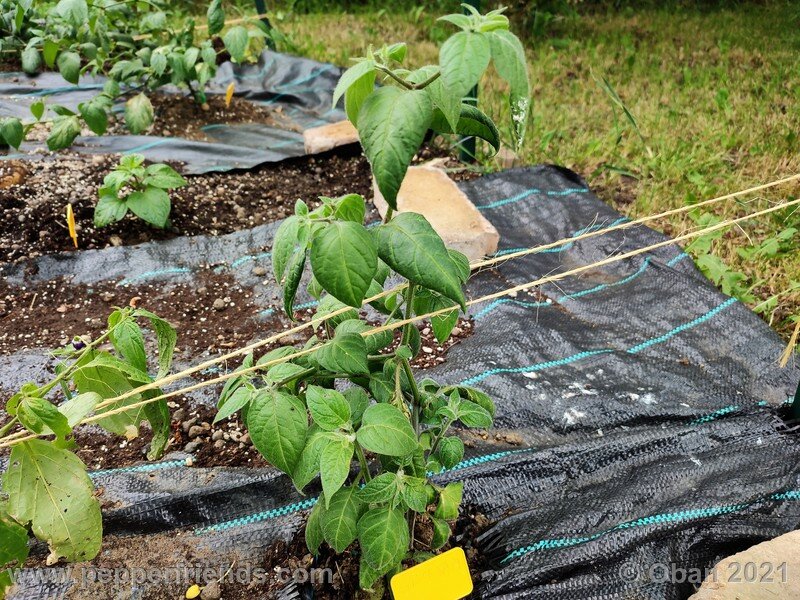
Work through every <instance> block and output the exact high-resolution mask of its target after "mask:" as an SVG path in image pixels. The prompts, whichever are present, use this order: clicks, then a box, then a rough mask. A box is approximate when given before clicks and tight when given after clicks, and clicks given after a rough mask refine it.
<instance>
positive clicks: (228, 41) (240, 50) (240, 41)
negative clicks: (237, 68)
mask: <svg viewBox="0 0 800 600" xmlns="http://www.w3.org/2000/svg"><path fill="white" fill-rule="evenodd" d="M222 41H223V42H224V43H225V49H226V50H227V51H228V52H229V53H230V55H231V58H232V59H233V60H234V61H236V62H238V63H240V62H242V61H244V59H245V56H246V54H247V46H248V44H249V43H250V37H249V36H248V35H247V28H246V27H242V26H241V25H236V26H235V27H231V28H230V29H229V30H228V31H226V32H225V35H223V36H222Z"/></svg>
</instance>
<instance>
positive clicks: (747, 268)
mask: <svg viewBox="0 0 800 600" xmlns="http://www.w3.org/2000/svg"><path fill="white" fill-rule="evenodd" d="M386 10H387V9H384V10H378V9H372V10H367V11H359V13H358V14H343V13H341V12H331V13H312V14H292V13H285V14H283V15H278V16H279V19H278V21H277V26H278V27H279V29H280V30H281V31H282V32H283V33H284V34H286V35H287V37H288V39H289V40H290V44H291V46H292V47H291V48H288V49H289V50H291V51H293V52H295V53H299V54H302V55H305V56H309V57H312V58H315V59H317V60H321V61H329V62H334V63H337V64H340V65H347V64H348V63H349V59H350V57H351V56H359V55H361V54H362V53H363V51H364V50H365V49H366V47H367V45H368V44H374V45H380V44H382V43H384V42H392V41H399V40H406V41H408V42H409V47H410V56H409V60H410V61H411V62H412V63H414V64H416V65H420V64H424V63H426V62H429V61H433V60H435V57H436V51H437V50H436V48H437V45H436V44H437V42H439V41H441V40H442V39H443V38H444V36H445V35H446V33H447V30H446V28H445V27H446V26H444V25H440V24H436V22H435V18H436V17H437V16H438V14H432V13H429V12H426V11H425V10H422V11H420V10H419V9H417V10H401V12H399V13H396V14H391V15H388V14H387V12H386ZM792 11H794V13H793V12H792ZM797 16H798V14H797V9H794V8H791V5H789V4H786V5H784V4H781V3H769V4H768V5H767V6H755V7H754V6H747V5H741V6H737V7H734V8H728V9H719V10H711V11H696V10H692V9H681V10H664V9H661V10H659V9H643V10H630V9H628V10H626V11H619V12H616V13H610V12H609V13H597V14H593V15H590V16H589V15H584V16H580V17H571V18H567V19H563V20H560V21H559V20H556V21H555V22H554V23H553V26H552V27H551V31H550V32H549V35H548V37H539V38H538V39H533V40H531V39H528V40H527V41H526V42H525V47H526V50H527V54H528V57H529V62H530V71H531V74H532V79H533V113H532V115H531V119H530V123H529V127H528V137H527V139H526V141H525V144H524V146H523V148H522V150H521V152H520V153H519V158H520V159H521V161H522V162H523V163H524V164H533V163H539V162H550V163H557V164H561V165H565V166H567V167H569V168H571V169H573V170H575V171H577V172H578V173H580V174H581V175H583V176H584V177H585V178H586V179H587V181H588V182H589V184H590V185H591V186H592V187H593V188H594V189H595V190H596V191H597V193H598V195H599V196H600V197H601V198H603V199H604V200H606V201H609V202H611V203H612V204H613V205H614V206H615V207H616V208H617V209H619V210H620V211H622V212H623V213H624V214H626V215H628V216H631V217H639V216H644V215H647V214H652V213H655V212H661V211H664V210H667V209H670V208H676V207H679V206H683V205H685V204H686V203H692V202H696V201H698V200H703V199H706V198H710V197H712V196H715V195H718V194H723V193H727V192H732V191H736V190H740V189H744V188H747V187H750V186H753V185H757V184H760V183H765V182H768V181H771V180H774V179H778V178H781V177H785V176H787V175H791V174H795V173H800V153H798V149H800V138H798V131H800V110H799V109H800V105H799V104H798V96H799V95H800V87H798V85H797V84H798V72H799V71H798V69H799V66H798V57H800V30H798V28H797V27H796V21H797ZM605 82H607V83H608V85H606V83H605ZM505 94H506V89H505V87H504V85H503V83H502V81H500V80H499V79H498V78H497V77H496V76H494V75H493V74H491V73H490V74H489V75H488V76H487V77H486V79H485V80H484V82H483V89H482V91H481V97H480V102H481V105H482V108H483V109H484V110H485V111H487V112H489V113H490V114H491V115H493V116H494V117H496V118H498V119H499V120H500V121H502V122H505V123H507V122H508V115H507V112H506V109H505ZM614 94H616V95H617V96H618V98H619V100H620V101H621V103H622V104H623V105H624V106H625V107H626V108H627V109H628V111H629V112H630V115H631V116H632V119H628V118H627V117H626V116H625V114H624V112H623V111H622V110H621V108H620V106H619V105H618V104H614V103H613V102H612V95H614ZM506 137H508V132H506ZM482 162H483V164H484V165H485V166H486V167H487V168H490V169H496V168H500V166H501V165H500V163H499V161H498V160H496V159H491V158H486V157H485V158H484V160H483V161H482ZM797 192H798V186H797V185H788V186H784V187H783V188H780V189H778V190H776V191H772V192H769V193H764V194H762V195H760V196H756V197H752V198H749V199H747V204H743V203H737V202H736V201H729V202H727V203H723V204H720V205H717V206H715V207H714V211H713V212H714V213H715V214H716V215H717V216H719V217H722V218H730V217H734V216H741V215H743V214H745V213H746V212H747V211H754V210H756V209H757V208H764V207H766V206H767V205H768V203H770V202H777V201H781V200H785V199H789V198H794V197H795V194H797ZM693 217H694V218H692V217H690V216H688V215H684V216H682V217H675V218H673V219H671V220H670V221H668V222H662V223H657V224H656V225H655V227H656V228H658V229H661V230H662V231H665V232H666V233H668V234H672V235H678V234H679V233H681V232H684V231H686V230H688V229H691V228H693V227H696V226H697V222H698V221H702V220H703V219H708V218H710V217H708V216H702V215H693ZM771 217H772V215H770V216H768V217H764V218H763V220H760V221H754V222H747V223H745V224H743V226H742V227H741V228H738V229H735V230H732V231H730V232H728V233H726V234H725V235H724V236H722V237H720V238H719V239H716V240H710V241H709V242H710V243H703V244H696V245H694V246H693V247H691V248H689V250H690V252H692V253H693V254H694V255H695V257H696V258H700V257H702V256H704V255H706V253H707V254H708V257H707V258H705V259H702V260H701V264H702V265H703V266H704V269H705V270H706V272H707V274H708V275H710V276H711V277H712V278H714V279H716V280H717V281H718V283H721V284H723V288H724V290H725V291H726V292H728V293H731V294H733V295H735V296H737V297H739V298H740V299H741V300H743V301H745V302H747V303H748V304H749V305H750V306H751V307H757V308H758V309H759V311H760V312H761V313H762V315H763V316H764V318H765V319H766V320H767V321H768V322H769V323H770V324H771V325H772V326H773V327H774V328H775V329H776V330H777V331H778V332H779V333H781V334H782V335H783V336H784V337H786V338H788V336H789V334H790V333H791V330H792V329H793V328H794V325H793V323H792V322H791V319H792V318H793V317H794V318H796V317H797V315H799V314H800V252H798V238H800V236H798V235H797V234H795V235H791V231H790V232H789V235H788V241H786V240H784V242H783V243H782V245H781V246H780V247H779V251H778V252H777V253H774V254H775V255H774V256H770V255H769V254H770V253H763V252H762V253H759V254H757V255H756V256H749V257H748V258H743V257H742V256H740V254H739V253H738V250H739V249H740V248H746V247H750V246H758V245H760V244H762V243H764V242H765V241H769V240H771V239H772V238H773V237H774V236H775V235H776V234H778V233H779V232H781V231H784V230H786V229H787V228H788V227H790V226H792V225H794V226H796V227H798V228H800V213H794V214H786V213H784V214H781V215H780V217H775V218H771ZM784 237H786V234H784ZM751 254H752V253H751ZM717 259H719V260H717ZM709 265H710V266H709Z"/></svg>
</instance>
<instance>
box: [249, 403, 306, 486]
mask: <svg viewBox="0 0 800 600" xmlns="http://www.w3.org/2000/svg"><path fill="white" fill-rule="evenodd" d="M247 430H248V431H249V432H250V436H251V438H252V440H253V445H254V446H255V447H256V448H257V449H258V451H259V452H260V453H261V454H262V455H263V456H264V457H265V458H266V459H267V460H268V461H269V462H270V463H272V465H274V466H275V467H277V468H278V469H280V470H281V471H283V472H284V473H291V472H292V471H293V470H294V467H295V465H296V464H297V461H298V460H299V459H300V454H301V453H302V451H303V447H304V446H305V442H306V433H307V431H308V417H307V415H306V408H305V406H303V403H302V402H301V401H300V400H299V399H298V398H296V397H294V396H291V395H289V394H286V393H284V392H279V391H275V390H269V389H265V390H260V391H259V393H258V394H256V396H255V397H254V398H253V399H252V400H251V401H250V407H249V409H248V411H247Z"/></svg>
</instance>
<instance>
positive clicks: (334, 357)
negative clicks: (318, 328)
mask: <svg viewBox="0 0 800 600" xmlns="http://www.w3.org/2000/svg"><path fill="white" fill-rule="evenodd" d="M314 357H315V358H316V360H317V362H319V364H320V365H321V366H322V367H323V368H325V369H327V370H328V371H331V372H333V373H348V374H350V375H369V363H368V362H367V345H366V342H365V341H364V338H363V337H361V336H360V335H358V334H356V333H346V334H344V335H337V336H336V337H334V338H333V339H332V340H331V341H329V342H327V343H326V344H323V345H322V346H320V348H319V350H317V351H316V352H315V353H314Z"/></svg>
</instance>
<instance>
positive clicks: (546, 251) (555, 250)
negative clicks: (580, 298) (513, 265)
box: [494, 217, 629, 256]
mask: <svg viewBox="0 0 800 600" xmlns="http://www.w3.org/2000/svg"><path fill="white" fill-rule="evenodd" d="M628 220H629V219H628V217H622V218H620V219H617V220H616V221H614V222H613V223H609V224H608V225H602V224H599V223H597V224H595V225H590V226H589V227H584V228H583V229H579V230H578V231H576V232H575V233H573V234H572V235H571V236H570V237H579V236H581V235H583V234H584V233H589V232H590V231H597V230H599V229H609V228H611V227H614V226H615V225H619V224H620V223H624V222H625V221H628ZM574 245H575V242H564V243H563V244H561V245H559V246H556V247H554V248H546V249H544V250H539V251H538V252H533V253H532V254H557V253H559V252H563V251H564V250H569V249H570V248H572V247H573V246H574ZM522 250H529V248H507V249H505V250H500V251H498V252H495V253H494V255H495V256H505V255H506V254H513V253H514V252H520V251H522Z"/></svg>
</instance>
